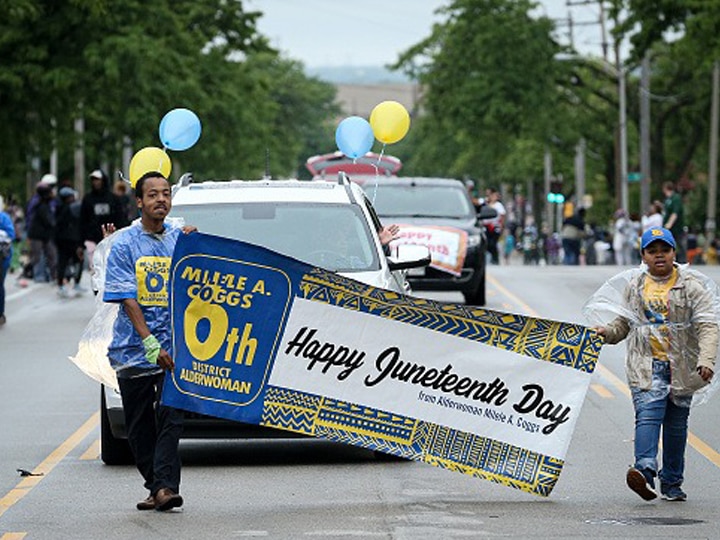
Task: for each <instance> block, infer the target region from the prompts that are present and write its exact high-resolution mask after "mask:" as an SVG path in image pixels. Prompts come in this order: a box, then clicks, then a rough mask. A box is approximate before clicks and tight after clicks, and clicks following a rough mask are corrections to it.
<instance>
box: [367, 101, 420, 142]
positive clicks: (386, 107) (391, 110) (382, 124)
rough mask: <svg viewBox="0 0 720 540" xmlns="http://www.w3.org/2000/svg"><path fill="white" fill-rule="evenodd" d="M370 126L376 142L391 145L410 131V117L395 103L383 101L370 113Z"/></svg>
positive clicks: (405, 110)
mask: <svg viewBox="0 0 720 540" xmlns="http://www.w3.org/2000/svg"><path fill="white" fill-rule="evenodd" d="M370 126H371V127H372V130H373V133H374V134H375V138H376V139H377V140H378V141H380V142H382V143H385V144H393V143H396V142H398V141H399V140H401V139H402V138H403V137H404V136H405V135H406V134H407V132H408V130H409V129H410V115H409V114H408V112H407V109H405V107H403V106H402V105H401V104H400V103H398V102H397V101H383V102H382V103H380V104H379V105H376V106H375V108H374V109H373V110H372V112H371V113H370Z"/></svg>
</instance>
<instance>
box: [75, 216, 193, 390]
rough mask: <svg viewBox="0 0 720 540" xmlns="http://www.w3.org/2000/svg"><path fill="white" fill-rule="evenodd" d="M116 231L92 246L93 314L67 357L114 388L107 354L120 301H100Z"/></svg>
mask: <svg viewBox="0 0 720 540" xmlns="http://www.w3.org/2000/svg"><path fill="white" fill-rule="evenodd" d="M165 222H166V223H167V224H170V225H171V226H173V227H182V226H183V225H184V224H185V222H184V220H183V219H182V218H166V219H165ZM140 226H141V224H140V219H136V220H135V221H133V222H132V224H131V225H130V227H140ZM120 232H121V231H116V232H115V233H113V234H111V235H110V236H108V237H107V238H104V239H103V240H102V242H100V243H99V244H98V245H97V248H95V253H94V255H93V272H92V276H91V285H92V289H93V291H94V292H96V293H97V296H96V297H95V313H94V314H93V316H92V318H91V319H90V322H89V323H88V325H87V326H86V327H85V330H84V331H83V333H82V336H81V337H80V342H79V344H78V352H77V354H76V355H75V356H71V357H70V360H71V361H72V362H73V363H74V364H75V365H76V366H77V367H79V368H80V370H81V371H82V372H83V373H85V374H86V375H87V376H89V377H90V378H92V379H95V380H96V381H98V382H99V383H102V384H104V385H106V386H109V387H111V388H114V389H116V390H117V389H118V382H117V376H116V374H115V370H114V369H113V368H112V366H111V365H110V359H109V358H108V356H107V354H108V347H109V346H110V342H111V341H112V337H113V326H114V325H115V319H116V318H117V315H118V310H119V309H120V304H118V303H116V302H112V303H109V302H103V300H102V299H103V293H104V291H105V269H106V264H107V259H108V256H109V255H110V249H111V248H112V245H113V243H114V242H115V241H116V240H117V238H118V235H119V234H120Z"/></svg>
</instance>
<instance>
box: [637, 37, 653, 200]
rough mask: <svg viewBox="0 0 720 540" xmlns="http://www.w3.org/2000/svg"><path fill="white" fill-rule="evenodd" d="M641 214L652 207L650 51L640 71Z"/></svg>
mask: <svg viewBox="0 0 720 540" xmlns="http://www.w3.org/2000/svg"><path fill="white" fill-rule="evenodd" d="M640 175H641V176H642V178H641V179H640V214H643V213H644V212H646V211H647V209H648V208H649V207H650V184H651V182H652V171H651V170H650V51H646V52H645V56H644V57H643V60H642V67H641V73H640Z"/></svg>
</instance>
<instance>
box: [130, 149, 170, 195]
mask: <svg viewBox="0 0 720 540" xmlns="http://www.w3.org/2000/svg"><path fill="white" fill-rule="evenodd" d="M150 171H157V172H159V173H162V175H163V176H164V177H165V178H169V177H170V171H172V162H171V161H170V156H168V155H167V154H166V153H165V151H164V150H163V149H162V148H157V147H155V146H146V147H145V148H143V149H142V150H138V151H137V152H136V153H135V155H134V156H133V158H132V159H131V160H130V185H131V186H132V187H133V189H134V188H135V184H136V183H137V181H138V180H140V177H141V176H142V175H143V174H145V173H148V172H150Z"/></svg>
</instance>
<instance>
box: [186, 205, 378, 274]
mask: <svg viewBox="0 0 720 540" xmlns="http://www.w3.org/2000/svg"><path fill="white" fill-rule="evenodd" d="M172 215H173V216H174V217H182V218H184V219H185V223H188V224H192V225H194V226H195V227H197V228H198V230H199V231H200V232H204V233H208V234H215V235H218V236H225V237H228V238H233V239H236V240H242V241H243V242H248V243H251V244H256V245H259V246H263V247H266V248H268V249H271V250H273V251H277V252H278V253H282V254H283V255H287V256H289V257H293V258H295V259H299V260H301V261H303V262H306V263H308V264H312V265H314V266H320V267H322V268H326V269H328V270H332V271H335V272H364V271H370V270H378V269H379V268H380V262H379V260H378V255H377V249H376V247H375V243H374V240H373V237H372V235H371V233H370V230H369V229H368V226H367V221H366V220H365V218H364V215H363V214H362V210H361V209H360V208H359V207H358V206H356V205H350V204H337V205H334V204H312V203H247V204H238V203H228V204H204V205H182V206H181V205H177V206H174V207H173V209H172Z"/></svg>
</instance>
